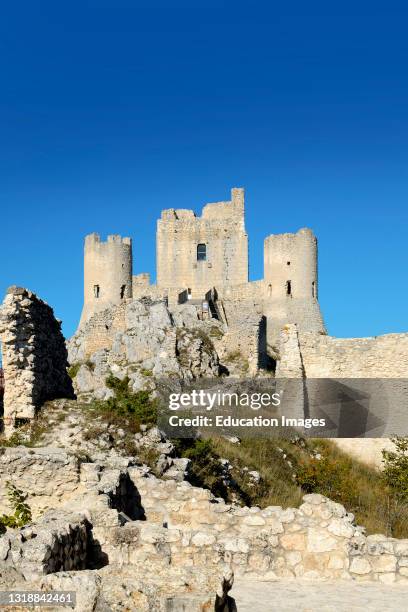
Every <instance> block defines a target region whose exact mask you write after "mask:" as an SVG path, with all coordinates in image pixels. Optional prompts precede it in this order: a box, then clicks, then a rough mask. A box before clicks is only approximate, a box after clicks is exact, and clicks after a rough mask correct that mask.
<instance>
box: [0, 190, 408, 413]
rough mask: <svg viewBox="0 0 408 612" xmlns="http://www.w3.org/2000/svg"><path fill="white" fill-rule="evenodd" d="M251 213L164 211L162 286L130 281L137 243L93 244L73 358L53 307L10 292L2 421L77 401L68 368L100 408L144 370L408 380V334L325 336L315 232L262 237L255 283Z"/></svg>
mask: <svg viewBox="0 0 408 612" xmlns="http://www.w3.org/2000/svg"><path fill="white" fill-rule="evenodd" d="M244 213H245V210H244V190H243V189H232V191H231V200H230V201H227V202H216V203H212V204H207V205H205V206H204V208H203V211H202V215H201V217H197V216H196V215H195V214H194V212H193V211H191V210H185V209H173V208H171V209H167V210H164V211H163V212H162V214H161V218H160V219H159V220H158V223H157V243H156V246H157V275H156V277H157V281H156V284H151V283H150V277H149V275H148V274H146V273H139V274H136V275H134V274H133V256H132V241H131V239H130V238H122V237H120V236H117V235H112V236H108V239H107V241H106V242H104V241H102V240H101V239H100V237H99V235H98V234H96V233H94V234H90V235H88V236H87V237H86V239H85V254H84V255H85V257H84V305H83V310H82V316H81V320H80V324H79V327H78V330H77V332H76V333H75V334H74V336H73V337H72V338H71V339H70V340H69V342H68V343H67V348H68V355H67V352H66V349H65V345H64V340H63V337H62V334H61V330H60V324H59V322H58V321H56V320H55V318H54V316H53V313H52V310H51V309H50V307H49V306H48V305H46V304H45V303H44V302H42V301H41V300H40V299H39V298H37V296H35V295H34V294H33V293H31V292H29V291H27V290H24V289H19V288H16V287H14V288H11V289H10V290H9V292H8V295H7V296H6V299H5V301H4V304H3V306H2V308H1V309H0V341H2V343H3V368H4V400H3V403H4V408H3V411H4V417H5V420H7V419H8V420H9V422H10V424H11V425H13V424H14V423H15V421H16V419H17V420H18V419H31V418H33V416H34V413H35V410H36V408H37V407H39V406H40V405H41V404H42V403H43V402H44V401H46V400H48V399H53V398H56V397H69V396H70V394H71V395H72V388H69V387H70V385H69V380H67V376H66V366H67V364H68V362H69V363H70V364H71V365H72V364H77V366H78V367H79V370H78V373H77V376H76V377H75V380H74V387H75V391H76V392H77V393H90V394H92V395H94V396H95V397H98V398H99V399H106V398H107V397H109V390H108V389H107V388H106V386H105V380H106V377H107V376H108V375H109V374H110V373H114V374H115V375H116V374H118V375H119V374H120V375H121V376H125V375H126V376H128V377H129V378H130V381H131V386H132V388H133V390H134V391H137V390H139V389H142V388H143V389H144V388H146V384H147V383H146V376H145V375H144V374H143V373H146V372H148V373H151V375H153V376H164V377H176V378H178V379H180V380H181V379H184V380H186V379H187V380H193V379H196V378H200V377H207V378H212V377H218V376H219V375H220V373H229V374H230V375H232V376H233V377H234V376H237V377H241V378H245V377H247V376H250V377H253V376H257V375H264V374H266V375H271V374H273V372H275V373H276V376H278V377H280V378H284V379H286V378H300V379H302V378H303V379H316V378H333V379H352V378H359V379H364V378H370V379H376V378H378V379H382V378H387V379H405V378H408V334H388V335H385V336H380V337H374V338H348V339H338V338H333V337H330V336H328V335H327V333H326V330H325V326H324V322H323V318H322V314H321V312H320V307H319V303H318V266H317V240H316V237H315V236H314V234H313V232H312V231H311V230H310V229H300V230H299V231H298V232H297V233H294V234H289V233H288V234H278V235H270V236H267V237H266V239H265V242H264V278H263V279H261V280H256V281H249V279H248V236H247V233H246V230H245V219H244ZM306 395H307V394H302V399H301V402H303V403H304V402H305V401H306V400H307V397H306ZM303 408H305V406H303ZM303 408H302V406H300V410H301V411H302V410H303ZM305 409H307V407H306V408H305Z"/></svg>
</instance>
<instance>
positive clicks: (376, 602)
mask: <svg viewBox="0 0 408 612" xmlns="http://www.w3.org/2000/svg"><path fill="white" fill-rule="evenodd" d="M230 595H231V596H232V597H234V598H235V602H236V605H237V611H238V612H275V611H276V612H277V611H279V612H289V611H292V610H296V612H360V611H361V610H366V611H367V612H391V611H392V612H402V611H404V612H405V611H407V610H408V584H407V585H384V584H379V583H361V582H352V581H350V582H349V581H337V582H309V581H308V582H306V581H305V582H302V581H301V580H296V581H286V580H282V581H281V580H280V581H278V582H246V581H245V580H240V579H236V583H235V584H234V586H233V588H232V591H231V593H230Z"/></svg>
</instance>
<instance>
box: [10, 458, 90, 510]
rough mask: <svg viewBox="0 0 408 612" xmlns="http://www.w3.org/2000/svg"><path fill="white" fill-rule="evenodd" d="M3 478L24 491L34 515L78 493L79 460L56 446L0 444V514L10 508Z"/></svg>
mask: <svg viewBox="0 0 408 612" xmlns="http://www.w3.org/2000/svg"><path fill="white" fill-rule="evenodd" d="M7 482H10V483H12V484H14V485H15V486H16V487H17V488H18V489H21V490H22V491H24V493H25V494H26V495H27V499H28V503H29V505H30V508H31V512H32V515H33V518H34V519H36V518H37V517H38V516H40V515H41V514H43V513H44V512H45V511H47V510H49V509H51V508H55V507H57V506H58V505H61V504H63V503H65V502H67V501H68V500H70V499H71V498H72V497H73V496H74V495H78V494H79V488H80V471H79V462H78V459H77V458H76V457H73V456H71V455H68V454H67V453H65V452H64V451H63V450H60V449H58V448H33V449H27V448H25V447H24V446H19V447H16V448H13V447H10V448H0V515H1V514H8V513H9V512H11V511H12V508H11V507H10V504H9V500H8V497H7Z"/></svg>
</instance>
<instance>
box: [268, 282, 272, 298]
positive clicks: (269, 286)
mask: <svg viewBox="0 0 408 612" xmlns="http://www.w3.org/2000/svg"><path fill="white" fill-rule="evenodd" d="M271 295H272V285H268V296H269V297H270V296H271Z"/></svg>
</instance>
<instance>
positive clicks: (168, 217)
mask: <svg viewBox="0 0 408 612" xmlns="http://www.w3.org/2000/svg"><path fill="white" fill-rule="evenodd" d="M244 206H245V198H244V189H243V188H241V187H239V188H238V187H234V188H233V189H231V200H227V201H221V202H210V203H208V204H205V205H204V206H203V209H202V213H201V217H200V216H197V215H196V213H195V212H194V211H193V210H190V209H187V208H167V209H166V210H162V213H161V219H160V221H165V222H166V221H170V222H177V221H192V222H193V223H194V222H200V221H201V220H212V219H217V220H219V219H243V215H244Z"/></svg>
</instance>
